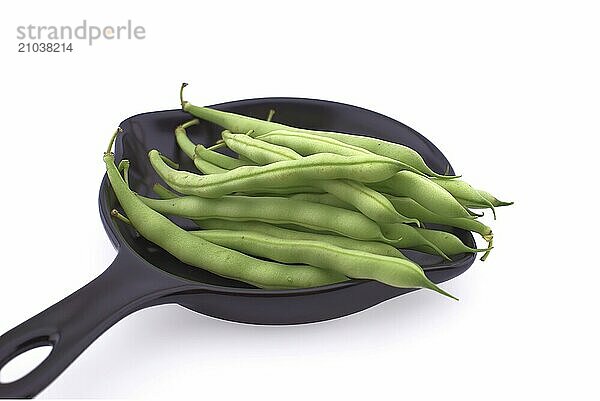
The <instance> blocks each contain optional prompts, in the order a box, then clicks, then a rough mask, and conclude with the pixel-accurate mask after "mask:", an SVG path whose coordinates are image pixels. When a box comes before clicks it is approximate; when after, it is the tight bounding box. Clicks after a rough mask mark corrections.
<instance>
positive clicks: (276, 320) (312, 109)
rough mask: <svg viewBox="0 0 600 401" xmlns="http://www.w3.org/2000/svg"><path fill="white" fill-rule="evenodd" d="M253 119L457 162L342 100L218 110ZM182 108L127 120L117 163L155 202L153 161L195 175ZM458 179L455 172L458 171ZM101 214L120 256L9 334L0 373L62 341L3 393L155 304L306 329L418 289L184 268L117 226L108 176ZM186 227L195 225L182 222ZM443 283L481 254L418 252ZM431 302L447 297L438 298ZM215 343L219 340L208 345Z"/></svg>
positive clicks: (199, 136) (58, 366)
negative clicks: (254, 279)
mask: <svg viewBox="0 0 600 401" xmlns="http://www.w3.org/2000/svg"><path fill="white" fill-rule="evenodd" d="M214 107H215V108H218V109H221V110H227V111H232V112H236V113H241V114H245V115H249V116H253V117H258V118H265V116H266V115H267V114H268V111H269V109H271V108H274V109H275V110H276V111H277V114H276V115H275V119H274V120H275V121H277V122H281V123H285V124H289V125H296V126H302V127H306V128H314V129H326V130H335V131H342V132H360V133H362V134H363V135H371V136H375V137H379V138H383V139H386V140H390V141H395V142H399V143H402V144H405V145H408V146H410V147H412V148H413V149H415V150H417V151H418V152H419V153H420V154H421V155H422V156H423V157H424V159H425V160H426V161H427V163H428V164H429V166H430V167H431V168H432V169H434V170H435V171H438V172H440V173H441V172H443V171H444V170H445V169H446V166H447V164H448V162H447V160H446V158H445V157H444V156H443V155H442V154H441V152H440V151H439V150H438V149H437V148H436V147H435V146H434V145H433V144H431V143H430V142H429V141H427V140H426V139H425V138H424V137H423V136H421V135H419V134H418V133H417V132H415V131H414V130H412V129H410V128H409V127H407V126H405V125H403V124H401V123H399V122H397V121H395V120H393V119H390V118H388V117H385V116H382V115H380V114H377V113H374V112H371V111H368V110H365V109H361V108H358V107H354V106H349V105H344V104H340V103H333V102H326V101H319V100H309V99H291V98H266V99H252V100H243V101H237V102H231V103H225V104H221V105H217V106H214ZM189 118H190V116H189V115H187V114H186V113H184V112H182V111H179V110H173V111H163V112H154V113H147V114H141V115H138V116H134V117H131V118H129V119H127V120H125V121H124V122H123V123H122V124H121V127H122V128H123V130H124V134H123V135H122V136H120V137H119V138H118V139H117V142H116V146H115V154H116V160H117V161H118V160H120V159H122V158H127V159H129V160H130V161H131V170H130V181H131V185H132V187H133V189H134V190H135V191H137V192H139V193H140V194H143V195H147V196H152V193H151V188H152V185H153V184H154V183H155V182H160V179H159V178H158V177H157V176H156V175H155V173H154V171H153V170H152V168H151V167H150V164H149V163H148V160H147V157H146V155H147V152H148V151H149V150H150V149H153V148H156V149H160V151H161V152H162V153H163V154H165V155H167V156H169V157H170V158H172V159H173V160H175V161H178V162H179V163H180V164H181V168H183V169H189V170H193V165H192V163H191V161H190V160H188V159H187V157H186V156H185V155H184V154H183V153H181V151H180V150H179V149H178V148H177V146H176V143H175V138H174V136H173V133H172V132H173V129H174V128H175V126H177V125H178V124H180V123H181V122H183V121H186V120H187V119H189ZM219 132H220V129H218V127H215V126H214V125H212V124H208V123H204V122H203V123H201V124H200V125H198V126H195V127H192V128H191V129H190V130H189V133H190V137H191V139H192V140H193V141H194V142H196V143H202V144H205V145H210V144H212V143H214V142H215V140H217V139H218V137H219ZM450 173H452V171H450ZM99 203H100V215H101V218H102V221H103V223H104V226H105V229H106V231H107V234H108V235H109V237H110V238H111V241H112V242H113V244H114V245H115V247H117V248H118V250H119V253H118V256H117V258H116V259H115V261H114V262H113V264H112V265H111V266H110V267H109V268H108V269H107V271H106V272H105V273H103V274H102V275H101V276H99V277H98V278H97V279H96V280H94V281H93V282H92V283H90V284H89V285H87V286H86V287H84V288H82V289H81V290H79V291H77V292H75V293H74V294H73V295H71V296H69V297H67V298H65V299H64V300H63V301H61V302H59V303H58V304H56V305H54V306H52V307H50V308H48V309H47V310H46V311H44V312H42V313H40V314H39V315H37V316H35V317H33V318H31V319H30V320H28V321H26V322H25V323H23V324H21V325H19V326H17V327H16V328H14V329H13V330H11V331H9V332H8V333H6V334H4V335H2V336H1V337H0V367H2V366H3V365H5V364H6V363H7V362H8V361H10V360H11V359H12V358H13V357H14V356H16V355H19V354H20V353H22V352H24V351H26V350H27V349H31V348H34V347H36V346H39V345H53V346H54V349H53V351H52V352H51V354H50V355H49V357H48V358H47V359H46V360H45V361H44V362H43V363H42V364H41V365H40V366H39V367H38V368H36V369H35V370H34V371H33V372H32V373H30V374H29V375H27V376H25V377H24V378H22V379H20V380H18V381H16V382H14V383H10V384H1V383H0V397H32V396H34V395H35V394H37V393H38V392H39V391H41V390H42V389H43V388H45V387H46V386H47V385H48V384H50V383H51V382H52V380H54V379H55V378H56V377H57V376H58V375H59V374H60V373H61V372H62V371H63V370H64V369H65V368H66V367H67V366H68V365H69V364H70V363H71V362H72V361H73V360H74V359H75V358H76V357H77V356H78V355H79V354H80V353H81V352H83V350H85V348H87V346H89V344H91V342H93V341H94V339H96V338H97V337H98V336H99V335H100V334H102V333H103V332H104V331H105V330H106V329H108V328H109V327H110V326H112V325H113V324H114V323H116V322H117V321H118V320H120V319H122V318H123V317H125V316H127V315H128V314H130V313H132V312H134V311H136V310H139V309H142V308H144V307H147V306H151V305H156V304H163V303H179V304H181V305H183V306H185V307H187V308H190V309H193V310H196V311H198V312H201V313H204V314H207V315H210V316H214V317H219V318H222V319H227V320H232V321H237V322H245V323H254V324H300V323H309V322H316V321H321V320H327V319H332V318H336V317H340V316H344V315H348V314H351V313H354V312H357V311H360V310H363V309H366V308H368V307H370V306H373V305H375V304H377V303H379V302H382V301H384V300H386V299H389V298H392V297H395V296H398V295H401V294H405V293H407V292H410V291H412V290H410V289H401V288H393V287H389V286H386V285H384V284H381V283H377V282H373V281H358V280H355V281H350V282H347V283H341V284H334V285H330V286H326V287H319V288H310V289H302V290H285V291H267V290H261V289H257V288H253V287H251V286H249V285H247V284H244V283H241V282H238V281H234V280H230V279H225V278H222V277H219V276H216V275H214V274H211V273H210V272H207V271H205V270H202V269H198V268H195V267H191V266H188V265H185V264H183V263H181V262H179V261H178V260H176V259H175V258H173V257H172V256H170V255H169V254H167V253H166V252H164V251H163V250H162V249H160V248H158V247H156V246H154V245H153V244H151V243H149V242H148V241H146V240H145V239H143V238H140V237H139V236H138V235H137V234H136V233H135V231H133V230H132V229H131V228H130V227H128V226H126V225H124V224H122V223H120V222H115V220H113V219H112V218H111V217H110V214H109V213H110V210H111V209H112V208H114V207H118V204H117V202H116V201H115V198H114V194H113V193H112V190H111V189H110V186H109V185H108V182H107V180H106V178H104V180H103V181H102V184H101V186H100V198H99ZM177 222H178V223H179V224H181V225H183V226H188V227H190V228H191V227H193V225H192V224H191V223H190V222H186V221H183V220H177ZM453 232H454V233H455V234H456V235H458V236H459V237H460V238H461V239H462V240H463V241H464V242H465V243H466V244H468V245H471V246H472V245H474V239H473V237H472V236H471V234H470V233H468V232H465V231H463V230H453ZM409 256H410V257H411V258H413V259H414V260H415V261H417V262H418V263H420V264H421V265H422V266H423V267H424V269H425V270H426V274H427V275H428V277H430V278H431V279H432V280H433V281H434V282H438V283H439V282H442V281H446V280H449V279H451V278H453V277H456V276H457V275H459V274H461V273H463V272H464V271H465V270H467V269H468V268H469V266H470V265H471V264H472V263H473V261H474V259H475V256H474V255H472V254H466V255H458V256H456V257H455V258H454V260H453V261H451V262H445V261H442V260H441V258H438V257H435V256H430V255H424V254H420V253H418V252H411V253H410V255H409ZM431 296H439V295H438V294H434V293H432V294H431ZM207 340H208V341H209V340H210V339H207Z"/></svg>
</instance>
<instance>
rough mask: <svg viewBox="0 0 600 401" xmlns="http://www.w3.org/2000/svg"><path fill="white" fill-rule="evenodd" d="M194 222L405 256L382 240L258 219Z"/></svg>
mask: <svg viewBox="0 0 600 401" xmlns="http://www.w3.org/2000/svg"><path fill="white" fill-rule="evenodd" d="M196 224H198V226H199V227H201V228H203V229H209V230H234V231H235V230H239V231H253V232H257V233H260V234H265V235H269V236H271V237H274V238H278V239H282V240H306V241H319V242H323V243H327V244H330V245H335V246H339V247H340V248H346V249H353V250H356V251H363V252H369V253H374V254H377V255H382V256H390V257H394V258H401V259H406V256H404V254H402V252H400V250H398V249H397V248H394V247H393V246H391V245H388V244H384V243H383V242H376V241H359V240H355V239H352V238H348V237H342V236H339V235H333V234H323V233H313V232H306V231H297V230H291V229H287V228H282V227H280V226H275V225H272V224H268V223H262V222H260V221H228V220H220V219H208V220H198V221H196Z"/></svg>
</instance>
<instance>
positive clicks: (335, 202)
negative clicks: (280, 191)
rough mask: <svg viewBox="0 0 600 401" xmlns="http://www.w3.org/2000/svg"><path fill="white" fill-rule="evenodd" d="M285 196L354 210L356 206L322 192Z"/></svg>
mask: <svg viewBox="0 0 600 401" xmlns="http://www.w3.org/2000/svg"><path fill="white" fill-rule="evenodd" d="M273 195H274V196H275V195H276V194H273ZM286 197H288V198H290V199H296V200H301V201H306V202H314V203H321V204H323V205H329V206H334V207H340V208H342V209H348V210H356V208H355V207H354V206H352V205H351V204H349V203H347V202H344V201H343V200H340V199H339V198H337V197H335V196H333V195H331V194H329V193H323V194H319V193H310V192H306V193H294V194H289V195H286Z"/></svg>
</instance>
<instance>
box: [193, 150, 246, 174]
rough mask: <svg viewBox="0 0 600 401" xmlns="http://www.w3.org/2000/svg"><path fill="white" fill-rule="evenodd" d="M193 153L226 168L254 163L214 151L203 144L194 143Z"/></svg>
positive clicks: (231, 168)
mask: <svg viewBox="0 0 600 401" xmlns="http://www.w3.org/2000/svg"><path fill="white" fill-rule="evenodd" d="M194 153H195V156H196V157H200V158H201V159H204V160H206V161H207V162H209V163H211V164H214V165H215V166H218V167H221V168H223V169H226V170H233V169H234V168H238V167H242V166H252V165H254V163H251V162H247V161H244V160H240V159H236V158H234V157H231V156H227V155H224V154H222V153H219V152H215V151H214V150H210V149H207V148H205V147H204V146H203V145H196V148H195V150H194Z"/></svg>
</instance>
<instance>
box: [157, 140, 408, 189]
mask: <svg viewBox="0 0 600 401" xmlns="http://www.w3.org/2000/svg"><path fill="white" fill-rule="evenodd" d="M148 157H149V159H150V163H151V164H152V167H154V169H155V170H156V172H157V173H158V175H159V176H160V177H161V178H162V179H163V180H165V182H166V183H167V184H169V186H170V187H171V188H173V189H175V190H176V191H178V192H181V193H183V194H187V195H198V196H204V197H215V198H217V197H220V196H223V195H226V194H230V193H233V192H240V191H245V190H256V189H258V188H271V187H280V188H281V187H289V186H299V185H304V184H305V183H306V182H310V181H311V180H315V179H337V178H352V179H353V180H357V181H364V182H376V181H381V180H385V179H386V178H389V177H391V176H393V175H394V174H395V173H396V171H397V165H394V164H391V163H387V162H386V161H383V159H382V158H380V157H377V158H373V157H371V156H351V157H344V156H339V155H332V154H318V155H312V156H308V157H304V158H302V159H300V160H286V161H281V162H276V163H272V164H269V165H266V166H243V167H239V168H237V169H235V170H231V171H229V172H227V173H223V174H213V175H204V176H199V175H197V174H194V173H190V172H187V171H178V170H175V169H172V168H170V167H169V166H168V165H167V164H166V163H164V161H163V160H162V159H161V157H160V153H158V151H157V150H151V151H150V152H149V154H148Z"/></svg>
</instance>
